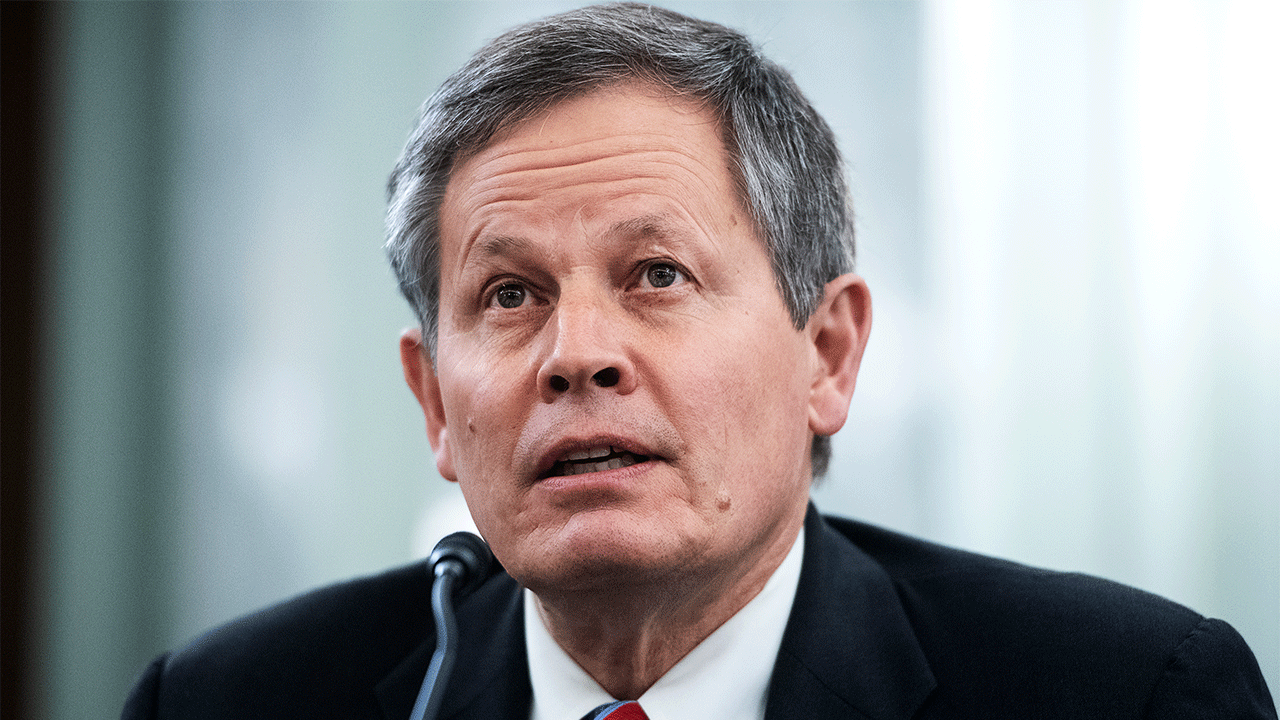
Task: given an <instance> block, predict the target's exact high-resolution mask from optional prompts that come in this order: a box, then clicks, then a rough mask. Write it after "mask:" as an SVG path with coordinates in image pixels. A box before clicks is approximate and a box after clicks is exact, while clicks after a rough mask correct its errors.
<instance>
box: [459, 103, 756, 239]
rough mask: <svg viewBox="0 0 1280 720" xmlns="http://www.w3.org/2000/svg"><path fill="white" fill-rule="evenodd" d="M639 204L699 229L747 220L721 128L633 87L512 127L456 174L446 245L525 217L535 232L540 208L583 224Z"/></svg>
mask: <svg viewBox="0 0 1280 720" xmlns="http://www.w3.org/2000/svg"><path fill="white" fill-rule="evenodd" d="M638 198H645V199H647V200H648V201H650V203H652V204H656V205H658V206H660V205H662V203H663V201H667V202H669V203H671V204H673V205H675V206H677V207H673V208H662V207H649V208H647V210H645V211H643V212H642V211H640V210H636V212H637V213H639V214H640V215H649V216H654V215H665V214H667V211H671V213H672V214H674V215H676V216H679V215H688V216H689V217H686V218H683V219H686V220H694V221H695V222H697V221H698V219H697V218H698V217H699V216H701V219H702V220H705V219H706V218H707V217H709V216H710V215H714V214H716V213H717V212H721V213H723V212H729V213H732V214H734V215H735V216H736V215H739V214H741V213H740V210H741V201H740V198H739V193H738V191H737V183H736V181H735V176H734V174H733V172H732V171H731V169H730V161H729V153H728V152H727V151H726V149H725V144H724V142H723V133H722V132H721V125H720V123H719V122H718V120H717V118H716V116H715V114H714V113H713V112H712V111H711V110H710V109H708V108H707V107H706V105H705V103H702V102H700V101H697V100H695V99H691V98H686V97H680V96H675V95H672V94H671V93H670V92H669V91H666V90H664V89H662V88H659V87H656V86H653V85H649V84H645V83H638V82H637V83H627V84H621V85H614V86H608V87H605V88H602V89H598V90H595V91H592V92H590V93H587V94H584V95H581V96H577V97H573V98H570V99H568V100H565V101H562V102H560V103H558V104H556V105H553V106H552V107H551V108H549V109H547V110H545V111H542V112H541V113H538V114H535V115H533V116H531V117H529V118H526V119H524V120H522V121H520V122H517V123H513V124H512V125H511V126H510V127H508V128H505V129H504V130H502V131H500V132H499V133H498V134H497V135H495V136H494V137H493V138H492V139H491V140H490V141H489V142H488V143H487V144H486V145H485V146H484V147H483V148H481V149H480V150H478V151H477V152H475V153H473V154H471V155H469V156H467V157H466V158H465V159H463V160H462V161H461V162H460V163H459V164H458V165H457V166H455V168H454V171H453V173H452V174H451V177H450V180H449V183H448V185H447V187H446V192H445V197H444V201H443V203H442V205H441V221H442V223H441V224H442V231H443V233H442V234H443V235H444V236H445V237H442V240H448V239H450V238H449V237H448V236H450V235H452V236H453V237H452V238H451V239H452V240H453V242H458V241H459V240H461V242H462V243H463V245H467V244H469V243H470V242H471V241H472V240H474V233H475V232H477V231H478V230H479V229H480V228H482V227H483V228H487V229H489V230H493V228H492V224H493V223H494V222H495V221H496V220H497V219H498V218H499V217H506V218H510V217H512V216H520V215H521V214H523V217H522V220H523V221H524V222H526V223H527V222H528V221H529V220H530V217H529V215H530V213H531V211H533V210H535V209H536V210H538V211H541V212H543V213H544V214H547V213H550V214H554V213H555V212H571V213H574V214H575V215H576V216H578V217H579V219H590V216H591V215H592V214H593V213H598V212H601V211H606V210H607V211H610V212H613V213H614V214H615V215H616V214H618V213H622V214H624V215H625V213H626V212H627V209H626V204H627V202H628V201H629V200H630V201H634V200H637V199H638ZM585 199H589V200H590V202H587V201H586V200H585ZM628 219H629V218H627V217H621V216H620V217H613V218H612V219H611V221H610V222H611V223H614V224H616V223H618V222H623V221H626V220H628ZM457 231H461V232H462V236H461V237H459V236H458V235H457V234H456V232H457ZM446 244H448V243H447V242H446Z"/></svg>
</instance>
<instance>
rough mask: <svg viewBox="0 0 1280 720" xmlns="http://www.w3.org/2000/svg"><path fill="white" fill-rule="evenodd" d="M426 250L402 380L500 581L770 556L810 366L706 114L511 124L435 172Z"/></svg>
mask: <svg viewBox="0 0 1280 720" xmlns="http://www.w3.org/2000/svg"><path fill="white" fill-rule="evenodd" d="M440 267H441V270H440V325H439V327H440V330H439V346H438V348H439V349H438V358H437V364H436V367H435V371H434V376H432V375H431V371H430V367H429V365H428V366H426V367H427V369H426V370H424V371H423V372H424V373H425V374H426V381H425V382H426V385H427V386H428V387H427V388H426V390H425V395H424V394H422V393H420V394H419V397H420V399H422V400H423V404H424V409H425V410H426V413H427V418H428V430H429V433H430V435H431V441H432V446H433V448H434V449H435V451H436V460H437V466H438V467H439V470H440V472H441V474H442V475H443V476H444V477H446V478H448V479H450V480H455V481H457V482H459V483H460V484H461V487H462V491H463V494H464V495H465V497H466V500H467V504H468V506H469V507H470V509H471V513H472V516H473V517H474V519H475V521H476V525H477V527H478V528H479V529H480V532H481V533H482V534H483V535H484V537H485V538H486V539H487V540H488V541H489V543H490V545H491V546H492V548H493V550H494V552H495V554H496V555H497V557H498V559H499V560H500V561H501V562H502V564H503V566H504V567H505V568H506V569H507V571H508V572H510V573H511V575H513V576H514V577H515V578H517V579H518V580H520V581H521V582H522V583H523V584H525V585H526V586H528V587H530V588H531V589H533V590H534V591H535V592H541V591H544V590H545V591H550V590H552V589H555V590H558V591H563V590H572V589H589V588H590V587H591V586H592V585H593V584H595V583H600V582H610V583H617V582H624V583H625V582H637V583H639V582H651V581H655V580H656V581H663V580H666V579H672V578H676V577H680V576H688V575H689V574H691V573H693V574H697V573H701V574H702V576H703V577H704V578H705V579H706V580H707V581H712V582H715V581H717V580H722V581H724V582H725V583H733V582H736V581H739V580H741V579H742V578H743V577H745V576H749V575H751V574H752V573H753V572H755V571H756V570H757V568H758V567H759V566H761V565H762V564H763V565H768V564H769V563H770V562H773V563H776V561H777V560H778V559H780V557H781V554H782V553H785V550H786V548H787V546H789V544H790V542H791V540H792V538H793V537H794V533H795V531H796V529H797V528H798V526H799V524H800V522H801V520H802V518H803V514H804V509H805V507H806V504H807V498H808V490H809V483H810V477H809V462H808V458H809V443H810V438H811V430H810V404H811V403H810V395H811V392H810V390H811V385H812V384H813V382H814V377H815V373H818V372H820V371H819V370H818V369H817V366H818V365H819V364H820V362H819V361H818V360H817V359H816V358H815V352H814V349H813V343H812V341H811V337H810V333H809V332H808V331H806V330H800V331H798V330H796V329H795V327H794V326H793V325H792V323H791V319H790V316H789V315H788V312H787V308H786V306H785V305H784V303H783V300H782V298H781V296H780V294H779V292H778V290H777V287H776V283H775V280H774V276H773V273H772V270H771V268H770V264H769V258H768V255H767V252H766V250H765V247H764V245H763V243H762V241H761V240H760V239H759V238H758V237H757V234H756V231H755V226H754V224H753V222H752V220H751V217H750V215H749V214H748V213H747V212H746V211H745V210H744V208H743V207H742V203H741V201H740V200H739V197H738V193H737V192H736V190H735V185H734V181H733V176H732V175H731V173H730V170H729V158H728V156H727V153H726V152H725V150H724V146H723V143H722V141H721V137H720V131H719V127H718V125H717V123H716V122H715V121H714V120H713V119H712V117H711V116H710V115H709V114H708V113H706V112H705V111H703V110H702V109H700V108H699V106H698V105H696V104H693V103H691V102H688V101H685V100H680V99H675V98H672V97H670V96H669V95H667V94H665V93H663V92H661V91H659V90H657V89H655V88H652V87H650V86H648V85H640V84H636V85H623V86H618V87H613V88H610V89H605V90H600V91H596V92H594V93H591V94H589V95H586V96H584V97H580V98H577V99H572V100H569V101H565V102H563V103H561V104H558V105H556V106H554V107H553V108H552V109H551V110H549V111H547V112H545V113H543V114H541V115H538V116H535V117H533V118H531V119H528V120H525V121H523V122H521V123H518V124H516V125H515V126H513V127H512V128H510V129H509V130H507V131H505V132H504V133H502V134H500V135H499V136H498V137H496V138H495V139H494V140H493V141H492V142H491V143H490V144H489V145H487V146H486V147H485V148H484V149H483V150H482V151H480V152H479V153H477V154H476V155H474V156H471V157H469V158H467V159H466V160H465V161H464V162H462V163H461V164H459V165H458V166H457V167H456V168H455V169H454V171H453V174H452V177H451V180H450V183H449V185H448V188H447V191H446V194H445V198H444V202H443V205H442V208H441V265H440ZM406 357H408V356H407V355H406ZM411 362H412V361H411V360H410V359H406V363H407V365H408V364H410V363H411ZM412 382H413V380H412V379H411V383H412ZM845 404H846V407H847V398H846V400H845ZM841 420H843V416H842V417H841ZM771 571H772V566H770V567H768V568H767V570H766V572H771Z"/></svg>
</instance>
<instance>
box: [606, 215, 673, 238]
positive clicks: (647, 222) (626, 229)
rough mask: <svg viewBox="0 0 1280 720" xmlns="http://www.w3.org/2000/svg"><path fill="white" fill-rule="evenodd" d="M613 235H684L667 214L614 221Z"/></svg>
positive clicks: (610, 229)
mask: <svg viewBox="0 0 1280 720" xmlns="http://www.w3.org/2000/svg"><path fill="white" fill-rule="evenodd" d="M609 234H610V235H611V236H613V237H620V236H621V237H633V238H634V237H639V238H644V239H665V238H678V237H680V236H682V235H683V233H681V232H679V231H678V230H677V229H676V228H675V226H674V225H673V224H672V223H671V220H670V218H669V217H668V216H666V215H652V214H651V215H641V216H639V217H635V218H630V219H628V220H623V221H621V222H617V223H614V224H613V226H612V227H611V228H609Z"/></svg>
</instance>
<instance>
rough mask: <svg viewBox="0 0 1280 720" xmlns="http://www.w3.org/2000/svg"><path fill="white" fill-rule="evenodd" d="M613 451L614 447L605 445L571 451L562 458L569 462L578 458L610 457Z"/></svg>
mask: <svg viewBox="0 0 1280 720" xmlns="http://www.w3.org/2000/svg"><path fill="white" fill-rule="evenodd" d="M612 453H613V448H611V447H609V446H605V447H598V448H589V449H587V450H578V451H576V452H571V453H569V454H568V455H565V456H564V457H563V458H561V459H562V460H566V461H569V462H574V461H576V460H589V459H591V458H602V457H608V456H609V455H611V454H612Z"/></svg>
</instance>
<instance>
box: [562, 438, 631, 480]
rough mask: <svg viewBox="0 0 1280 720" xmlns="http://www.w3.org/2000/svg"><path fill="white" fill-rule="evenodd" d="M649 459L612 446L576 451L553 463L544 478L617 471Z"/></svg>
mask: <svg viewBox="0 0 1280 720" xmlns="http://www.w3.org/2000/svg"><path fill="white" fill-rule="evenodd" d="M648 459H649V456H648V455H637V454H635V453H633V452H628V451H626V450H623V449H622V448H617V447H613V446H611V445H610V446H604V447H597V448H588V449H586V450H576V451H574V452H571V453H568V454H566V455H565V456H564V457H562V458H560V459H559V460H557V461H556V462H555V463H553V464H552V465H551V468H550V469H548V470H547V472H546V473H545V474H544V475H543V477H563V476H568V475H581V474H583V473H591V472H600V471H602V470H616V469H618V468H624V467H627V466H628V465H635V464H636V463H642V462H646V461H647V460H648Z"/></svg>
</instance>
